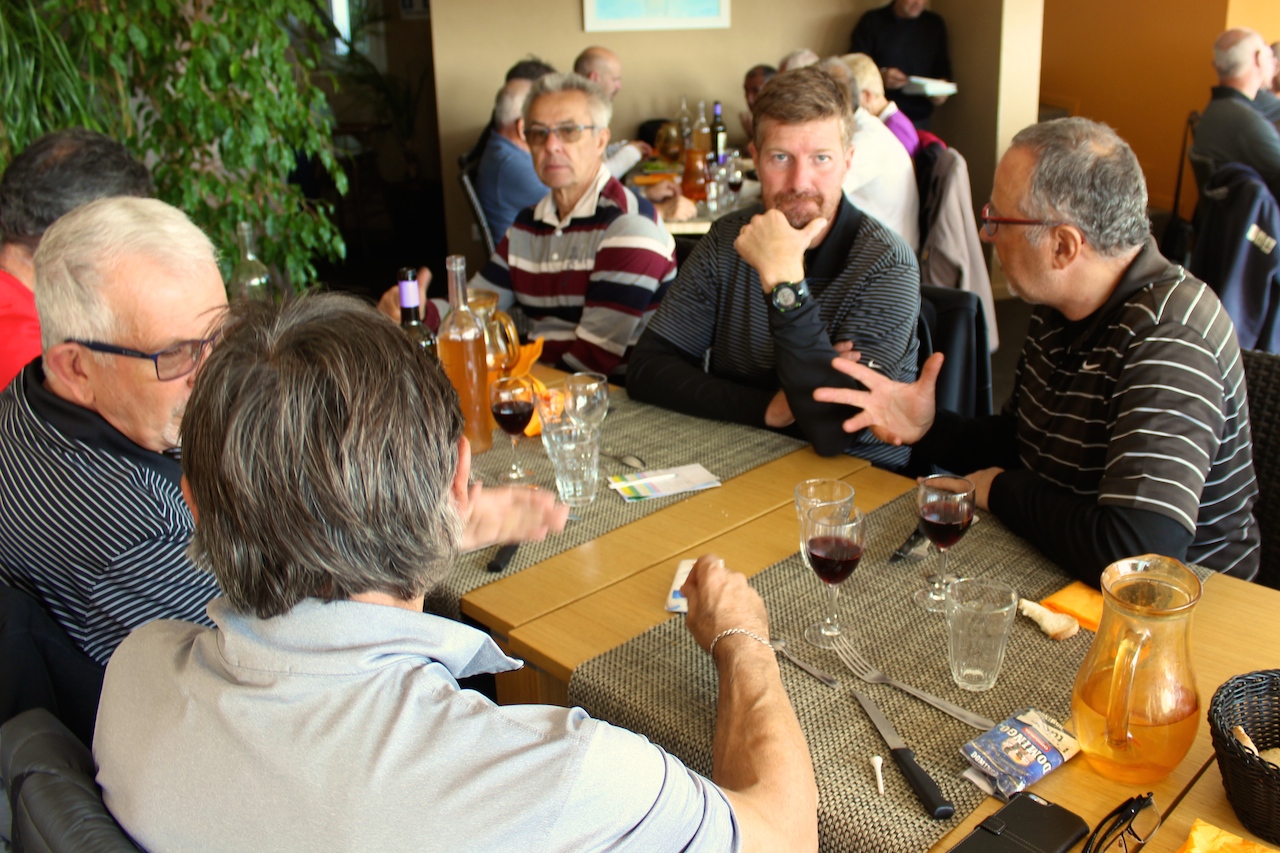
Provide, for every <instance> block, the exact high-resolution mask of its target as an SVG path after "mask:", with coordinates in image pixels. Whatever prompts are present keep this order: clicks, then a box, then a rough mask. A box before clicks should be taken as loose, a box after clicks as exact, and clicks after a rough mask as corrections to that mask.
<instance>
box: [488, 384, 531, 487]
mask: <svg viewBox="0 0 1280 853" xmlns="http://www.w3.org/2000/svg"><path fill="white" fill-rule="evenodd" d="M489 409H490V410H491V411H492V412H493V419H494V420H495V421H497V422H498V426H500V427H502V431H503V432H505V433H506V434H507V435H509V436H511V470H510V471H508V472H507V479H509V480H523V479H524V478H525V477H529V476H531V472H529V471H526V470H525V469H523V468H521V467H520V460H519V457H517V456H516V444H518V443H519V441H520V436H522V435H524V429H525V427H527V426H528V425H529V421H530V420H531V419H532V418H533V383H532V382H530V381H529V380H528V379H525V378H524V377H522V376H503V377H501V378H499V379H495V380H494V381H493V384H492V385H490V386H489Z"/></svg>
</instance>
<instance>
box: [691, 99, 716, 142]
mask: <svg viewBox="0 0 1280 853" xmlns="http://www.w3.org/2000/svg"><path fill="white" fill-rule="evenodd" d="M692 146H693V148H695V149H697V150H698V151H702V152H704V153H705V152H707V151H710V150H711V127H710V125H708V124H707V102H706V101H698V120H697V121H695V122H694V123H693V143H692Z"/></svg>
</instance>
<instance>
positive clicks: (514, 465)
mask: <svg viewBox="0 0 1280 853" xmlns="http://www.w3.org/2000/svg"><path fill="white" fill-rule="evenodd" d="M519 443H520V436H518V435H513V436H511V474H512V476H516V477H518V476H520V457H519V456H517V455H516V445H517V444H519Z"/></svg>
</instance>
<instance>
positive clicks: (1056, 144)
mask: <svg viewBox="0 0 1280 853" xmlns="http://www.w3.org/2000/svg"><path fill="white" fill-rule="evenodd" d="M1146 209H1147V188H1146V183H1145V181H1144V180H1143V177H1142V170H1141V167H1140V166H1139V165H1138V160H1137V158H1136V157H1135V156H1134V154H1133V151H1132V149H1130V148H1129V146H1128V144H1126V143H1125V141H1124V140H1123V139H1121V138H1120V137H1119V136H1117V135H1116V134H1115V131H1113V130H1111V128H1109V127H1107V126H1106V125H1101V124H1096V123H1094V122H1091V121H1089V120H1087V119H1082V118H1070V119H1060V120H1058V121H1052V122H1044V123H1041V124H1037V125H1032V126H1031V127H1029V128H1026V129H1025V130H1023V131H1022V132H1020V133H1019V134H1018V135H1017V136H1015V137H1014V139H1013V145H1012V147H1011V148H1010V149H1009V150H1008V152H1006V153H1005V155H1004V157H1002V158H1001V160H1000V164H999V165H998V166H997V168H996V175H995V186H994V188H993V189H992V192H991V203H990V204H988V205H987V206H986V207H985V208H984V209H983V212H982V219H983V238H984V239H985V240H986V241H987V242H990V243H992V244H994V246H995V250H996V253H997V254H998V255H999V256H1000V262H1001V264H1002V265H1003V267H1004V271H1005V275H1006V276H1007V278H1008V280H1009V287H1010V289H1012V290H1013V292H1014V293H1016V294H1017V295H1018V296H1020V297H1021V298H1022V299H1024V300H1026V301H1028V302H1031V303H1033V304H1034V305H1036V306H1037V308H1036V309H1035V312H1034V313H1033V315H1032V320H1031V328H1030V331H1029V333H1028V336H1027V341H1026V344H1025V345H1024V347H1023V350H1022V360H1021V362H1020V363H1019V365H1018V374H1017V380H1016V384H1015V386H1014V391H1013V396H1012V398H1011V399H1010V400H1009V402H1008V404H1007V405H1006V406H1005V410H1004V412H1003V413H1001V414H999V415H994V416H992V417H989V418H981V419H964V418H961V417H960V416H958V415H955V414H953V413H949V412H944V411H940V410H938V411H935V407H934V384H935V382H936V380H937V377H938V369H939V367H940V366H941V364H942V358H941V356H940V355H934V356H932V357H931V358H930V360H929V361H927V362H926V363H925V365H924V367H923V368H922V370H921V372H920V379H919V380H918V381H916V382H915V383H913V384H911V385H905V384H902V383H898V382H893V381H891V380H889V379H886V378H885V377H883V376H881V375H880V374H878V373H876V372H875V371H874V370H869V369H867V368H866V367H865V366H863V365H861V364H857V363H855V362H853V361H851V360H846V359H837V360H836V361H835V363H834V367H835V368H836V369H838V370H840V371H841V372H842V373H845V374H848V375H849V376H852V377H853V378H854V379H856V380H858V381H859V382H861V383H863V384H864V385H865V386H866V388H867V389H868V390H866V391H862V390H852V389H848V388H834V387H831V388H820V389H818V390H817V391H816V392H815V393H814V397H815V399H817V400H822V401H826V402H839V403H845V404H848V405H851V406H857V407H860V408H861V409H862V411H861V413H859V414H857V415H856V416H855V417H852V418H850V419H849V420H848V421H846V422H845V429H847V430H850V431H853V430H859V429H865V428H870V429H871V430H872V431H873V432H875V433H876V434H877V435H879V436H880V438H881V439H883V440H885V441H887V442H890V443H899V444H913V445H915V451H916V452H917V453H919V454H920V455H921V456H922V457H923V458H925V459H928V460H932V461H933V462H935V463H936V464H938V465H939V466H941V467H943V468H945V469H947V470H950V471H956V472H960V473H965V474H966V476H968V477H969V479H970V480H972V481H973V483H974V485H975V486H976V487H977V503H978V506H979V507H980V508H982V509H989V510H990V511H991V512H992V513H994V514H995V515H996V516H998V517H999V518H1000V520H1001V521H1003V522H1004V523H1005V524H1006V525H1007V526H1008V527H1009V528H1010V529H1011V530H1013V531H1014V532H1015V533H1017V534H1019V535H1021V536H1023V537H1025V538H1026V539H1028V540H1030V541H1031V542H1032V543H1034V544H1035V545H1037V546H1038V547H1039V548H1040V550H1042V551H1043V552H1044V553H1045V554H1046V555H1048V556H1049V557H1050V558H1052V559H1054V560H1055V561H1057V563H1058V564H1059V565H1060V566H1062V568H1063V569H1065V570H1066V571H1068V572H1070V573H1072V574H1075V575H1076V576H1078V577H1080V578H1081V579H1082V580H1085V581H1088V582H1089V583H1092V584H1094V585H1095V586H1096V585H1097V583H1098V578H1099V574H1100V573H1101V571H1102V569H1104V568H1105V567H1106V566H1107V565H1108V564H1110V563H1112V562H1114V561H1115V560H1117V559H1120V558H1123V557H1129V556H1133V555H1137V554H1146V553H1157V554H1164V555H1168V556H1171V557H1174V558H1176V559H1180V560H1186V561H1188V562H1193V563H1198V564H1200V565H1202V566H1205V567H1206V568H1212V569H1216V570H1218V571H1220V572H1225V573H1229V574H1232V575H1235V576H1236V577H1239V578H1242V579H1244V580H1249V579H1251V578H1253V576H1254V575H1255V574H1257V570H1258V559H1259V534H1258V526H1257V524H1256V523H1255V522H1254V520H1253V516H1252V508H1253V503H1254V500H1255V498H1256V496H1257V493H1258V488H1257V483H1256V480H1255V477H1254V471H1253V461H1252V459H1253V454H1252V443H1251V440H1250V430H1249V406H1248V402H1247V400H1246V397H1245V383H1244V372H1243V368H1242V366H1241V362H1240V347H1239V345H1238V343H1237V341H1236V334H1235V329H1234V327H1233V326H1232V325H1231V320H1230V318H1229V317H1228V316H1227V314H1226V312H1225V311H1224V310H1223V308H1222V305H1221V303H1219V301H1218V298H1217V297H1216V296H1215V295H1214V293H1213V291H1211V290H1210V289H1209V288H1208V287H1207V286H1206V285H1205V284H1204V282H1201V281H1198V280H1196V279H1195V278H1192V277H1191V275H1190V274H1188V273H1187V271H1186V270H1184V269H1183V268H1182V267H1180V266H1178V265H1176V264H1172V263H1170V262H1169V261H1167V260H1165V259H1164V258H1163V257H1161V256H1160V252H1159V249H1158V248H1157V247H1156V244H1155V240H1154V239H1153V238H1152V237H1151V233H1150V225H1149V223H1148V221H1147V213H1146ZM968 472H972V473H968Z"/></svg>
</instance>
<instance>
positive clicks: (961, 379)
mask: <svg viewBox="0 0 1280 853" xmlns="http://www.w3.org/2000/svg"><path fill="white" fill-rule="evenodd" d="M920 316H921V317H922V318H923V319H924V322H925V324H926V325H927V326H928V333H929V341H930V348H931V349H932V350H933V352H941V353H945V354H946V360H945V361H944V362H943V364H942V372H941V373H940V374H939V375H938V387H937V391H936V395H935V399H936V401H937V406H938V408H940V409H947V410H949V411H952V412H956V413H958V414H960V415H963V416H964V417H966V418H980V417H984V416H986V415H989V414H991V413H992V411H993V409H994V407H993V406H992V401H991V351H990V349H989V348H988V346H987V321H986V315H985V314H984V313H983V309H982V302H981V300H979V299H978V297H977V295H976V294H974V293H971V292H969V291H967V290H953V289H952V288H950V287H933V286H931V285H927V284H926V285H921V287H920Z"/></svg>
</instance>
